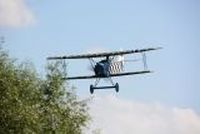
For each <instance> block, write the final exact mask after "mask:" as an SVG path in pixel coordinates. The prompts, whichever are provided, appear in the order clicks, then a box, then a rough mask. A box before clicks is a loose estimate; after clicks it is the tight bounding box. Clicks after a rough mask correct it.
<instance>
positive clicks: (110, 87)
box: [90, 83, 119, 94]
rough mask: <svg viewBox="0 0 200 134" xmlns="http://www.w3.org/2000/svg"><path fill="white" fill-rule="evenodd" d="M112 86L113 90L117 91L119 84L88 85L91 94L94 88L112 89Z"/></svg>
mask: <svg viewBox="0 0 200 134" xmlns="http://www.w3.org/2000/svg"><path fill="white" fill-rule="evenodd" d="M112 88H115V91H116V92H117V93H118V92H119V84H118V83H116V84H115V85H114V86H102V87H97V86H93V85H90V93H91V94H93V93H94V90H97V89H112Z"/></svg>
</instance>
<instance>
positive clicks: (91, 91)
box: [90, 85, 94, 94]
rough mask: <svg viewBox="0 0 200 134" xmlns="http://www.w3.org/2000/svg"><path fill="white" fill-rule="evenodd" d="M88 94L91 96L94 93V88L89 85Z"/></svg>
mask: <svg viewBox="0 0 200 134" xmlns="http://www.w3.org/2000/svg"><path fill="white" fill-rule="evenodd" d="M90 93H91V94H93V93H94V86H93V85H90Z"/></svg>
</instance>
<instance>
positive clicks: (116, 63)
mask: <svg viewBox="0 0 200 134" xmlns="http://www.w3.org/2000/svg"><path fill="white" fill-rule="evenodd" d="M158 49H161V47H157V48H145V49H135V50H127V51H113V52H101V53H89V54H80V55H68V56H55V57H47V60H65V59H89V61H90V65H91V67H92V70H93V72H94V75H88V76H75V77H64V78H63V79H64V80H76V79H96V81H95V83H94V85H90V93H91V94H93V93H94V90H97V89H115V91H116V92H119V84H118V83H114V82H113V80H112V77H120V76H127V75H136V74H147V73H151V72H152V71H150V70H148V68H147V62H146V55H145V53H146V52H148V51H153V50H158ZM136 53H139V54H141V55H142V61H143V65H144V68H143V69H142V71H135V72H125V71H124V63H125V60H124V55H127V54H136ZM97 59H100V60H98V61H97ZM100 79H108V80H109V82H110V84H111V85H110V86H98V84H99V81H100Z"/></svg>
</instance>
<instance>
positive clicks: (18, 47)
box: [0, 0, 200, 112]
mask: <svg viewBox="0 0 200 134" xmlns="http://www.w3.org/2000/svg"><path fill="white" fill-rule="evenodd" d="M1 1H2V0H1ZM17 1H21V0H17ZM25 2H26V3H25V5H26V7H25V11H22V12H27V11H28V13H29V14H30V15H29V19H25V18H23V16H22V18H23V19H20V21H18V24H19V25H15V26H14V27H13V25H12V23H10V24H8V25H6V24H7V22H4V20H3V19H2V18H1V17H2V16H3V15H2V14H1V13H0V18H1V19H2V20H1V19H0V22H1V23H0V24H1V25H2V24H5V25H4V26H3V25H2V26H1V28H0V35H4V36H5V40H6V43H5V44H4V48H5V49H8V50H9V52H10V54H11V55H12V56H13V57H15V58H18V59H19V60H20V61H24V60H30V61H32V62H33V63H34V65H35V66H36V68H37V70H38V72H40V73H44V66H45V64H46V59H45V58H46V57H47V56H49V55H60V54H79V53H86V52H88V51H91V50H94V49H101V50H107V51H113V50H119V49H121V48H122V49H124V50H126V49H136V48H145V47H157V46H161V47H163V48H164V49H162V50H159V51H155V52H150V53H148V54H147V56H148V57H147V58H148V65H149V69H151V70H153V71H155V73H153V74H148V75H141V76H133V77H124V78H118V79H115V80H116V81H117V82H119V83H120V92H119V93H118V94H117V96H118V97H119V98H125V99H129V100H137V101H142V102H150V103H151V102H152V103H153V102H158V103H164V104H166V105H170V106H177V107H183V108H191V109H194V110H195V111H198V112H200V84H199V80H200V73H199V70H198V69H199V68H200V62H199V57H200V53H199V51H198V50H199V48H200V47H199V44H200V38H199V37H200V25H199V24H200V2H199V1H198V0H168V1H162V0H152V1H145V0H110V1H107V0H101V1H92V0H84V1H80V0H79V1H69V0H56V1H55V0H42V1H40V0H39V1H35V0H26V1H25ZM12 9H13V8H12ZM13 10H14V9H13ZM26 15H27V14H24V16H26ZM30 16H31V17H30ZM7 17H9V16H8V15H7ZM14 18H15V17H13V22H14V21H15V20H14ZM23 20H24V21H25V20H29V21H26V23H23ZM30 21H32V23H31V24H29V22H30ZM8 22H9V21H8ZM21 23H22V24H21ZM24 24H26V25H24ZM132 57H133V56H132ZM132 57H131V56H129V58H132ZM88 64H89V62H88V61H87V60H84V61H81V60H77V61H69V69H68V72H69V74H70V75H82V74H88V73H90V74H91V72H89V71H87V66H88ZM134 64H140V63H134ZM134 64H128V65H127V68H129V69H133V71H134V66H135V65H134ZM93 82H94V81H93V80H86V81H85V80H84V81H72V82H70V83H71V84H73V85H75V86H76V87H77V90H76V91H77V93H78V94H79V95H80V96H90V94H89V85H90V84H92V83H93ZM96 93H97V94H102V95H105V94H115V92H114V91H100V92H99V91H98V92H96Z"/></svg>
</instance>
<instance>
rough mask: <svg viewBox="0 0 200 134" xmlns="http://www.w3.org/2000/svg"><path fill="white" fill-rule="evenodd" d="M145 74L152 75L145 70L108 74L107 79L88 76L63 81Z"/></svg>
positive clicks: (66, 78)
mask: <svg viewBox="0 0 200 134" xmlns="http://www.w3.org/2000/svg"><path fill="white" fill-rule="evenodd" d="M146 73H152V72H151V71H148V70H147V71H136V72H125V73H118V74H110V75H109V76H108V77H99V76H96V75H90V76H76V77H65V78H63V79H64V80H76V79H93V78H109V77H118V76H126V75H136V74H146Z"/></svg>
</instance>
